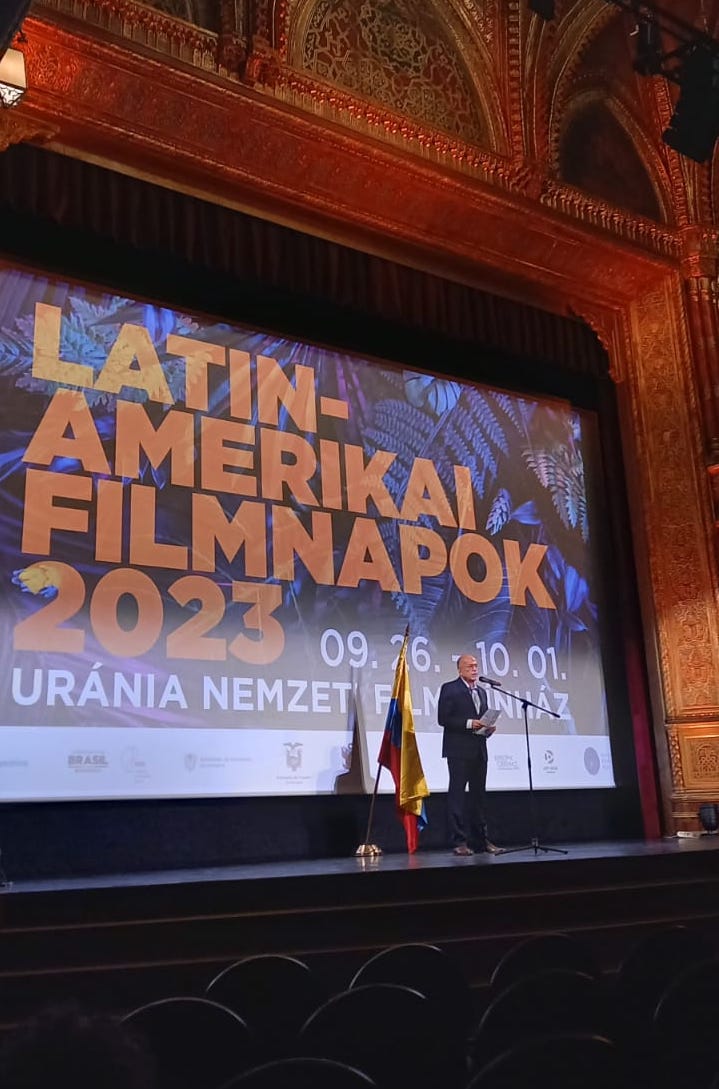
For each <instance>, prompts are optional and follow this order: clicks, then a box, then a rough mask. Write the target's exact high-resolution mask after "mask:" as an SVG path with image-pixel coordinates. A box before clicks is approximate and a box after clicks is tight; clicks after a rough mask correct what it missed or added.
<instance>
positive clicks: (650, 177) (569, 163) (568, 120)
mask: <svg viewBox="0 0 719 1089" xmlns="http://www.w3.org/2000/svg"><path fill="white" fill-rule="evenodd" d="M562 122H563V123H562V128H561V132H560V133H559V134H558V140H557V144H556V147H557V150H556V161H555V162H554V163H552V167H553V169H554V171H555V173H556V174H557V176H558V177H559V178H561V180H562V181H564V182H566V183H567V184H568V185H571V186H573V187H574V188H576V189H582V190H583V191H585V192H587V193H591V194H592V195H593V196H596V197H599V198H600V199H602V200H605V201H607V203H609V204H618V205H619V206H620V207H622V208H624V209H625V210H627V211H629V212H633V213H635V214H636V215H640V216H643V217H644V218H646V219H653V220H655V221H658V222H663V223H666V222H668V221H671V220H672V219H673V211H672V204H671V199H670V196H669V191H670V185H669V180H668V179H667V178H666V176H665V171H664V167H663V163H662V162H661V159H660V157H659V154H658V153H657V150H656V148H655V146H654V145H653V144H652V142H651V141H650V140H649V138H648V137H647V135H646V133H645V132H644V131H643V129H642V128H641V127H640V126H639V125H638V124H637V122H636V120H635V118H634V117H633V115H632V113H631V112H630V111H629V110H628V109H627V108H626V106H625V105H624V104H623V103H621V102H619V100H618V99H616V98H611V97H607V96H606V90H604V89H602V88H597V87H594V88H589V89H587V90H585V91H583V92H581V93H580V94H578V95H576V96H575V97H574V98H573V99H572V101H571V102H570V103H569V105H568V108H567V110H566V112H565V115H564V117H563V119H562ZM660 178H661V182H660V181H659V179H660ZM622 198H624V199H622Z"/></svg>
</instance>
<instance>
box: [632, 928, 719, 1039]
mask: <svg viewBox="0 0 719 1089" xmlns="http://www.w3.org/2000/svg"><path fill="white" fill-rule="evenodd" d="M713 953H714V950H713V946H712V943H711V942H710V941H709V939H708V938H707V937H705V936H704V935H703V934H701V933H699V932H698V931H695V930H692V929H690V928H689V927H686V926H670V927H664V928H662V929H661V930H655V931H653V932H652V933H651V934H648V935H647V936H646V937H645V938H643V939H642V940H641V941H640V942H638V943H637V945H635V946H634V948H633V949H632V950H631V951H630V952H629V954H628V955H627V956H626V957H625V959H624V961H623V962H622V964H621V965H620V967H619V971H618V973H617V978H616V984H615V991H616V1001H617V1005H618V1006H621V1008H622V1011H623V1016H624V1018H625V1022H626V1024H627V1027H628V1029H629V1031H630V1032H632V1033H636V1032H645V1031H648V1030H649V1029H650V1026H651V1023H652V1018H653V1016H654V1011H655V1010H656V1008H657V1003H658V1002H659V999H660V998H661V996H662V994H663V992H664V991H665V990H666V989H667V987H668V986H669V985H670V984H671V983H672V981H673V980H674V979H676V978H677V977H678V976H680V975H681V974H682V972H684V971H685V970H686V969H687V968H688V967H689V966H690V965H692V964H698V963H702V962H704V961H707V960H709V959H711V957H712V956H713Z"/></svg>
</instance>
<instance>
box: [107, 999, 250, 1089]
mask: <svg viewBox="0 0 719 1089" xmlns="http://www.w3.org/2000/svg"><path fill="white" fill-rule="evenodd" d="M123 1023H124V1024H129V1025H131V1026H132V1027H133V1029H135V1031H136V1032H137V1034H138V1035H139V1036H140V1037H141V1038H142V1039H143V1040H144V1042H145V1043H146V1044H147V1046H148V1049H149V1051H150V1052H151V1054H152V1056H153V1058H154V1060H155V1064H156V1071H157V1087H158V1089H219V1086H221V1085H223V1084H224V1083H225V1082H226V1081H229V1079H230V1078H231V1077H234V1076H235V1075H236V1074H238V1073H240V1072H241V1071H242V1070H246V1069H247V1068H248V1066H251V1065H254V1052H253V1050H252V1043H251V1036H250V1031H249V1029H248V1027H247V1025H246V1024H245V1022H244V1021H243V1020H242V1018H241V1017H238V1015H237V1014H236V1013H233V1011H232V1010H228V1009H227V1007H226V1006H221V1005H220V1004H219V1003H217V1002H211V1001H209V999H206V998H165V999H161V1000H160V1001H158V1002H150V1003H148V1004H147V1005H145V1006H140V1007H138V1009H136V1010H133V1011H132V1013H128V1014H127V1016H126V1017H125V1018H124V1019H123Z"/></svg>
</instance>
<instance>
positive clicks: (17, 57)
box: [0, 49, 27, 108]
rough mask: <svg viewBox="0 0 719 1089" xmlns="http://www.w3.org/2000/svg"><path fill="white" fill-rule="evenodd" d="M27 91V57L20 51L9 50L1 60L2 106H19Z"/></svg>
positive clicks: (0, 87)
mask: <svg viewBox="0 0 719 1089" xmlns="http://www.w3.org/2000/svg"><path fill="white" fill-rule="evenodd" d="M26 90H27V78H26V76H25V57H24V56H23V54H22V53H21V52H20V50H19V49H8V50H7V51H6V52H5V55H4V56H3V58H2V60H0V105H2V106H5V107H6V108H9V107H10V106H17V104H18V102H19V101H20V99H21V98H22V96H23V95H24V94H25V91H26Z"/></svg>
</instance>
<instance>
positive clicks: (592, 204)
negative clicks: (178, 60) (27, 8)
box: [21, 18, 676, 312]
mask: <svg viewBox="0 0 719 1089" xmlns="http://www.w3.org/2000/svg"><path fill="white" fill-rule="evenodd" d="M25 29H26V34H27V39H28V41H27V45H26V46H25V47H24V49H25V53H26V61H27V70H28V82H29V86H30V88H31V89H30V91H29V92H28V94H27V96H26V100H25V101H24V102H23V105H22V107H21V110H22V116H23V117H24V118H25V120H26V122H27V123H28V124H35V125H38V126H42V127H45V128H48V127H49V128H52V129H55V130H56V132H57V135H56V136H55V137H54V139H53V141H52V143H51V146H52V147H56V148H57V149H58V150H62V151H63V152H65V153H68V154H72V155H75V156H77V157H80V158H86V159H89V160H91V161H94V162H98V163H100V164H105V165H108V166H111V167H113V168H115V169H119V170H122V171H125V172H128V173H132V174H135V175H137V176H139V177H144V178H149V179H151V180H153V181H155V182H159V183H160V184H165V185H167V186H169V187H171V188H174V189H177V190H179V191H184V192H188V193H192V194H195V195H198V196H201V197H203V198H205V199H208V200H212V201H215V202H217V203H222V204H225V205H228V206H230V207H235V208H238V209H241V210H244V211H249V212H251V213H253V214H257V215H261V216H264V217H265V218H268V219H272V220H275V221H277V222H280V223H285V224H288V225H290V226H293V227H296V228H298V229H303V230H308V231H310V232H311V233H315V234H318V235H321V236H323V237H326V238H330V239H332V240H334V241H338V242H341V243H344V244H347V245H350V246H352V245H357V246H358V247H360V248H362V249H364V250H367V251H368V252H374V253H377V254H379V255H381V256H385V257H389V258H391V259H394V260H399V261H401V262H403V263H406V264H413V265H416V266H417V267H421V268H424V269H428V270H429V271H431V272H434V273H437V274H440V275H446V276H449V277H450V278H452V279H457V280H461V281H463V282H466V283H469V284H471V285H472V286H478V287H482V288H488V287H489V288H490V289H491V290H493V291H494V292H495V293H498V294H504V295H507V296H508V297H515V298H521V299H523V300H524V301H529V302H533V303H535V304H536V305H539V306H543V307H545V308H547V309H550V310H554V311H560V312H566V311H567V310H568V309H569V308H570V306H571V302H572V300H574V299H575V298H577V296H578V295H579V296H581V297H583V298H584V299H585V300H586V301H587V302H589V303H591V304H592V305H594V306H596V305H608V306H614V307H616V306H623V305H626V304H627V303H628V302H629V301H630V300H631V299H633V298H636V297H637V296H639V295H641V294H643V293H644V292H645V291H647V290H648V289H649V288H650V287H651V286H652V285H653V284H657V283H659V282H661V281H662V280H663V279H664V278H665V277H666V276H667V275H668V273H669V272H670V270H671V267H672V266H673V265H674V263H675V260H676V258H675V236H674V235H673V233H672V232H671V231H670V230H667V229H663V228H661V227H660V226H658V225H657V224H648V223H644V222H642V223H640V224H639V225H637V223H636V222H635V221H632V220H631V219H630V217H628V216H626V214H623V213H621V212H619V211H617V210H616V209H615V210H611V209H609V208H604V207H603V206H602V204H601V202H600V201H596V200H587V199H586V198H583V199H581V200H580V199H579V198H578V197H576V195H572V194H570V195H569V196H567V199H566V201H565V202H564V203H563V202H562V199H561V195H562V193H563V190H562V189H561V187H559V186H557V185H553V186H552V187H549V188H548V189H547V196H546V198H545V201H544V204H545V206H544V207H542V206H540V205H538V204H537V202H536V201H531V200H529V199H528V198H526V197H525V196H523V194H522V191H521V190H522V185H523V184H524V182H523V180H522V177H521V171H520V172H519V174H517V177H518V178H519V184H518V185H517V190H518V191H517V192H514V191H512V187H511V184H510V181H508V182H507V184H506V185H505V186H504V187H502V188H501V189H500V187H499V186H498V185H496V184H490V183H489V182H486V181H483V180H482V178H481V177H480V178H478V177H467V176H465V175H463V174H460V173H455V174H451V173H449V174H448V172H447V170H446V169H445V170H441V169H440V168H439V167H438V166H437V165H436V164H434V163H432V162H427V161H423V160H422V159H420V158H419V157H417V156H411V155H408V154H407V153H406V151H404V152H400V151H398V150H397V149H394V148H391V147H387V146H385V145H383V144H381V143H380V142H378V141H376V140H370V139H369V138H367V137H366V136H360V135H359V134H357V133H351V132H349V131H348V130H346V129H344V128H342V127H340V126H337V125H328V124H327V122H326V121H324V122H322V121H320V120H318V119H317V118H316V117H314V116H311V115H309V114H307V113H306V112H304V111H300V110H297V109H293V108H291V107H290V106H288V105H286V104H283V103H280V102H278V101H276V100H274V99H273V98H272V97H271V96H269V95H266V94H263V93H261V92H258V91H256V90H254V89H252V88H249V87H246V86H242V85H240V84H238V83H237V82H233V81H230V80H227V79H224V78H222V77H220V76H217V75H213V74H210V73H204V72H203V73H199V72H198V71H197V70H196V69H193V68H191V67H189V66H185V67H182V66H181V65H179V64H174V65H170V64H168V62H167V60H166V59H165V58H160V57H158V58H155V57H153V56H151V55H149V54H148V53H147V52H144V53H143V54H139V53H136V52H130V51H129V50H128V49H127V48H126V47H125V46H124V45H123V44H122V43H116V42H112V41H109V40H107V39H106V38H105V39H99V38H97V37H95V38H93V37H81V36H80V35H79V34H78V33H77V30H76V29H70V28H68V27H67V26H65V25H60V24H59V23H52V22H49V21H47V20H42V19H39V18H31V19H28V20H27V21H26V24H25ZM498 162H499V166H498V167H497V173H499V171H500V170H502V169H506V161H505V164H504V165H503V164H502V163H501V161H498ZM495 177H496V175H495V176H493V179H492V180H493V182H494V180H495ZM510 180H511V179H510ZM547 205H549V206H547ZM582 216H586V217H587V219H588V223H587V224H584V223H581V222H577V219H578V218H580V217H582ZM597 226H602V228H603V230H604V231H605V232H606V233H607V235H609V234H610V233H611V232H613V231H614V232H617V233H618V234H619V235H620V236H622V237H621V238H620V239H617V238H616V237H614V238H613V237H603V234H602V233H601V232H600V231H598V230H597V229H596V227H597Z"/></svg>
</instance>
